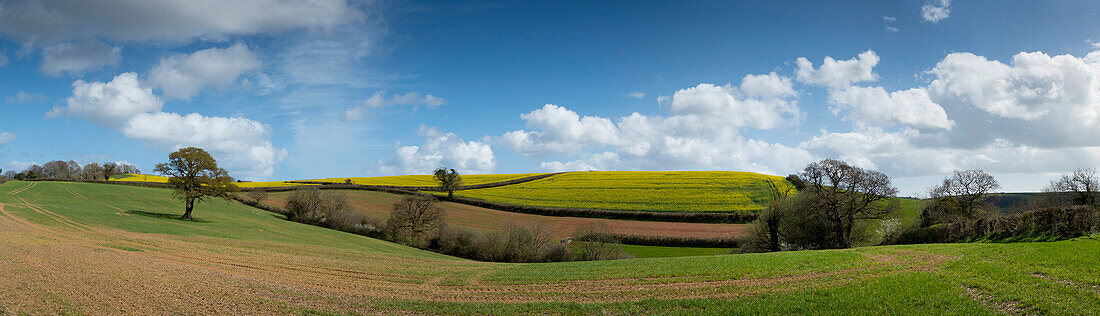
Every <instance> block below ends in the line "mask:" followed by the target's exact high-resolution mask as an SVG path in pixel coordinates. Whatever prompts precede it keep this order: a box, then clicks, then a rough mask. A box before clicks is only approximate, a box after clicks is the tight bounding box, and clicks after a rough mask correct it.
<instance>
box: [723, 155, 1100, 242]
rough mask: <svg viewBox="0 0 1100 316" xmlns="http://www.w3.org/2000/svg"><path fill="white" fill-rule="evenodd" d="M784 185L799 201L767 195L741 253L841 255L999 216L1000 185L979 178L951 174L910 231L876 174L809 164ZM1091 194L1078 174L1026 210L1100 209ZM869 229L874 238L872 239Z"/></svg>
mask: <svg viewBox="0 0 1100 316" xmlns="http://www.w3.org/2000/svg"><path fill="white" fill-rule="evenodd" d="M788 180H790V182H792V183H794V184H795V185H796V186H797V187H798V189H799V193H798V194H796V195H794V196H788V194H786V192H779V191H778V189H777V188H773V191H775V192H774V196H775V199H774V200H773V201H772V202H771V203H770V204H769V205H768V207H767V208H766V209H765V210H764V211H763V212H762V213H761V214H760V215H759V217H758V218H757V219H756V221H755V222H754V226H753V230H752V235H751V236H750V237H749V238H747V240H745V242H744V243H743V244H742V248H743V250H745V251H751V252H763V251H781V250H801V249H832V248H848V247H851V246H853V245H854V244H856V243H860V242H869V241H871V240H872V239H875V238H877V237H883V238H884V239H885V241H887V242H888V241H889V240H890V239H891V238H893V237H896V236H898V235H900V234H904V233H905V232H906V231H913V230H918V229H921V228H927V227H932V226H936V225H940V224H951V223H960V222H966V221H974V220H980V219H986V220H992V219H996V218H1000V217H1002V216H1003V214H1001V213H1000V212H999V208H998V207H997V206H996V205H992V204H991V203H989V202H990V199H989V198H990V196H991V195H990V194H991V193H992V192H993V191H995V190H997V189H1000V188H1001V185H1000V183H999V182H998V181H997V179H995V178H994V177H993V176H992V175H990V174H988V173H986V172H985V171H982V170H961V171H955V172H954V173H953V174H952V175H951V176H949V177H947V178H945V179H943V181H942V182H940V183H939V184H937V185H935V186H933V187H932V188H930V189H929V196H930V198H931V199H930V201H929V202H928V203H926V204H925V205H924V206H923V207H922V208H921V210H920V221H919V223H917V224H916V225H915V226H913V227H899V225H898V221H897V219H896V216H893V215H892V214H893V213H894V212H895V211H896V210H897V209H898V208H899V203H898V199H897V198H896V194H897V189H895V188H894V187H893V186H891V184H890V178H889V177H887V176H886V175H885V174H882V173H880V172H877V171H873V170H866V169H862V168H859V167H855V166H852V165H850V164H848V163H846V162H844V161H839V160H832V159H826V160H822V161H820V162H814V163H811V164H809V165H808V166H807V167H806V168H805V169H804V170H803V171H802V172H800V173H799V174H797V175H791V176H790V177H788ZM1098 191H1100V181H1098V179H1097V175H1096V170H1095V169H1077V170H1074V171H1073V172H1072V173H1069V174H1066V175H1063V176H1062V177H1060V178H1058V179H1056V180H1054V181H1051V183H1050V185H1049V186H1047V187H1046V188H1044V189H1043V193H1042V194H1041V195H1040V196H1039V197H1038V198H1037V199H1035V200H1034V201H1033V202H1032V203H1031V205H1030V208H1031V209H1050V208H1059V207H1069V206H1087V207H1095V206H1097V201H1100V199H1098V197H1100V192H1098ZM884 219H886V220H884ZM870 220H884V221H879V222H876V221H870ZM1067 224H1072V223H1067ZM872 225H875V226H878V227H879V230H878V231H877V232H873V231H872V230H871V229H870V227H871V226H872ZM875 233H877V234H879V235H883V236H875Z"/></svg>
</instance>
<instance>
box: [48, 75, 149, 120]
mask: <svg viewBox="0 0 1100 316" xmlns="http://www.w3.org/2000/svg"><path fill="white" fill-rule="evenodd" d="M65 104H66V105H65V106H59V107H54V108H53V110H52V111H50V112H49V113H47V114H46V116H47V117H60V116H75V117H80V118H84V119H86V120H89V121H91V122H93V123H96V124H99V125H102V126H104V127H107V128H118V127H121V126H122V125H124V124H125V123H126V121H129V120H130V118H131V117H134V115H137V114H138V113H145V112H156V111H160V109H161V107H162V106H164V103H163V102H161V100H160V98H158V97H157V96H156V95H154V94H153V89H152V88H149V87H146V86H144V85H143V84H142V83H141V81H140V80H138V77H137V74H136V73H133V72H127V73H122V74H119V75H118V76H115V78H114V79H112V80H111V81H110V82H108V83H103V82H85V81H84V80H77V81H76V82H73V95H72V96H71V97H69V98H68V99H66V100H65Z"/></svg>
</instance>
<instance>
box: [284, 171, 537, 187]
mask: <svg viewBox="0 0 1100 316" xmlns="http://www.w3.org/2000/svg"><path fill="white" fill-rule="evenodd" d="M540 174H541V173H517V174H469V175H463V176H462V184H463V185H477V184H486V183H493V182H501V181H508V180H514V179H519V178H526V177H530V176H536V175H540ZM347 179H351V183H354V184H362V185H389V186H435V185H438V183H437V182H436V180H435V176H433V175H425V174H418V175H404V176H387V177H349V178H325V179H313V180H306V181H318V182H332V183H344V182H345V180H347Z"/></svg>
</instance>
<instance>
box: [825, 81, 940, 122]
mask: <svg viewBox="0 0 1100 316" xmlns="http://www.w3.org/2000/svg"><path fill="white" fill-rule="evenodd" d="M829 102H832V103H833V104H835V105H837V108H835V110H837V111H839V110H849V111H850V113H851V114H849V116H848V117H849V118H850V119H851V120H852V121H854V122H856V123H858V124H860V125H864V126H883V125H889V124H897V123H900V124H905V125H909V126H912V127H916V128H930V129H944V130H951V129H952V128H953V127H955V122H954V121H952V120H950V119H948V118H947V112H946V111H944V109H943V108H942V107H940V106H939V105H938V104H936V103H934V102H932V99H930V98H929V97H928V92H927V91H925V90H924V89H921V88H913V89H909V90H902V91H894V92H889V93H887V92H886V90H885V89H883V88H882V87H854V86H853V87H847V88H843V89H840V90H837V91H832V92H830V93H829Z"/></svg>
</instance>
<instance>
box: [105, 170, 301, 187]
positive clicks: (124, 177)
mask: <svg viewBox="0 0 1100 316" xmlns="http://www.w3.org/2000/svg"><path fill="white" fill-rule="evenodd" d="M109 181H134V182H152V183H167V182H168V177H164V176H157V175H148V174H132V173H127V174H121V175H117V176H112V177H111V179H110V180H109ZM235 184H236V185H237V186H238V187H241V188H269V187H289V186H300V185H310V184H301V183H289V182H283V181H259V182H237V183H235Z"/></svg>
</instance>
